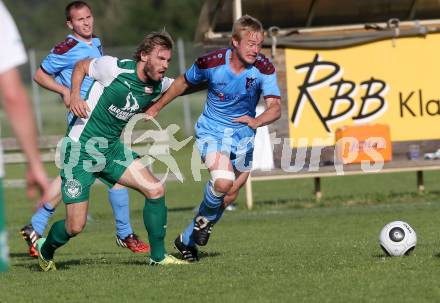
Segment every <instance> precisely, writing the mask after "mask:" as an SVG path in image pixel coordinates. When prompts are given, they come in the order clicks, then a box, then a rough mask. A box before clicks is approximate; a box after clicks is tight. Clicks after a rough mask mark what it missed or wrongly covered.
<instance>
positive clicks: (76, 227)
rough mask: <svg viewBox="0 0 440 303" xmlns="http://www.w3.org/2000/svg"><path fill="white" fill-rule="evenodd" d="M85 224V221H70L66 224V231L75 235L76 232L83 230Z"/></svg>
mask: <svg viewBox="0 0 440 303" xmlns="http://www.w3.org/2000/svg"><path fill="white" fill-rule="evenodd" d="M85 226H86V222H85V221H84V222H70V223H68V224H67V232H68V233H69V234H70V235H71V236H76V235H77V234H79V233H81V232H82V231H83V230H84V227H85Z"/></svg>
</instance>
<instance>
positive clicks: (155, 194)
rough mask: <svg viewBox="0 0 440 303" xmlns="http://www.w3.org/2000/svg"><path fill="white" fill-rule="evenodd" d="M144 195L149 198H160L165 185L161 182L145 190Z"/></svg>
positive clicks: (163, 192)
mask: <svg viewBox="0 0 440 303" xmlns="http://www.w3.org/2000/svg"><path fill="white" fill-rule="evenodd" d="M144 195H145V196H146V197H147V198H150V199H156V198H160V197H162V196H164V195H165V187H164V186H163V185H162V184H160V185H155V186H154V187H153V188H150V189H148V190H146V191H145V192H144Z"/></svg>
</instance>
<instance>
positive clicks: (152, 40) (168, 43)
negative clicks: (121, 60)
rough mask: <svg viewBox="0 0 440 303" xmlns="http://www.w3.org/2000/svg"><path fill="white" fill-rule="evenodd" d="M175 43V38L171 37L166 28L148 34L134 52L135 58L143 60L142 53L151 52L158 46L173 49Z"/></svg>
mask: <svg viewBox="0 0 440 303" xmlns="http://www.w3.org/2000/svg"><path fill="white" fill-rule="evenodd" d="M173 45H174V42H173V38H171V35H170V34H168V32H167V31H166V30H161V31H158V32H152V33H150V34H148V35H146V36H145V38H144V39H143V40H142V42H141V43H140V44H139V46H138V48H137V50H136V52H135V53H134V59H135V60H136V61H141V53H142V52H144V53H146V54H149V53H151V51H152V50H153V49H154V47H156V46H162V47H163V48H165V49H169V50H172V49H173Z"/></svg>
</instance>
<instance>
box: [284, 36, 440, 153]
mask: <svg viewBox="0 0 440 303" xmlns="http://www.w3.org/2000/svg"><path fill="white" fill-rule="evenodd" d="M285 55H286V74H287V75H286V76H287V94H288V110H289V134H290V138H291V142H292V143H291V144H292V147H304V146H313V145H324V146H325V145H333V144H334V143H335V131H336V130H337V129H338V128H340V127H342V126H351V125H365V124H367V125H374V124H386V125H389V127H390V132H391V140H392V141H393V142H396V141H410V140H435V139H440V34H432V35H428V36H427V37H424V38H420V37H413V38H400V39H396V40H394V42H393V41H391V40H385V41H380V42H374V43H370V44H365V45H360V46H355V47H350V48H344V49H334V50H300V49H286V51H285Z"/></svg>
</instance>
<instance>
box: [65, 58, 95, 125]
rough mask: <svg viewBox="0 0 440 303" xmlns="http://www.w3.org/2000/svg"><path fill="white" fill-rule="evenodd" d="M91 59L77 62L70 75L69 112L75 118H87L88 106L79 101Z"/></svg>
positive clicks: (81, 100)
mask: <svg viewBox="0 0 440 303" xmlns="http://www.w3.org/2000/svg"><path fill="white" fill-rule="evenodd" d="M91 61H92V59H86V60H81V61H78V62H77V63H76V64H75V68H74V70H73V73H72V89H71V92H70V107H69V109H70V111H71V112H72V113H73V114H74V115H75V116H77V117H80V118H87V117H88V115H87V112H90V109H89V106H88V105H87V103H86V102H84V100H83V99H81V83H82V82H83V80H84V78H85V77H86V75H87V74H88V72H89V67H90V62H91Z"/></svg>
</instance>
